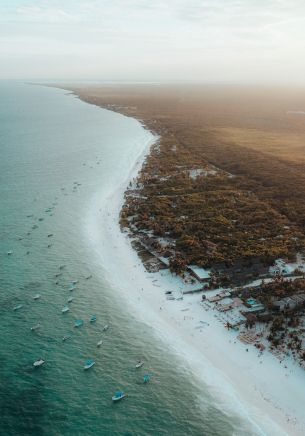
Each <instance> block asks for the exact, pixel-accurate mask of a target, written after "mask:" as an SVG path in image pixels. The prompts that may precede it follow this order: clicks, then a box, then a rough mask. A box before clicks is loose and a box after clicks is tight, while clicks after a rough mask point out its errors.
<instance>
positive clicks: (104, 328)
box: [103, 324, 109, 332]
mask: <svg viewBox="0 0 305 436" xmlns="http://www.w3.org/2000/svg"><path fill="white" fill-rule="evenodd" d="M108 329H109V325H108V324H106V325H104V327H103V332H106V331H107V330H108Z"/></svg>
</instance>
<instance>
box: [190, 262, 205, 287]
mask: <svg viewBox="0 0 305 436" xmlns="http://www.w3.org/2000/svg"><path fill="white" fill-rule="evenodd" d="M187 269H188V271H189V272H190V274H191V275H192V276H194V277H195V278H196V279H197V280H198V281H199V282H202V283H208V282H209V281H210V279H211V271H210V270H208V269H205V268H201V267H199V266H197V265H189V266H188V267H187Z"/></svg>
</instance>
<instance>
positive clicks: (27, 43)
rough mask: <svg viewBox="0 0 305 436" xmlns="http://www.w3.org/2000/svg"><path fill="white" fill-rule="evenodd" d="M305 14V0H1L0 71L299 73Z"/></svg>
mask: <svg viewBox="0 0 305 436" xmlns="http://www.w3.org/2000/svg"><path fill="white" fill-rule="evenodd" d="M304 21H305V2H304V1H303V0H289V1H288V0H167V1H164V0H163V1H161V0H151V1H148V0H36V1H35V0H1V3H0V63H1V65H0V66H1V68H0V75H1V76H2V77H22V76H27V77H29V76H30V77H32V78H35V77H40V78H41V76H45V77H58V78H69V77H71V78H84V79H86V78H96V79H99V78H100V79H117V80H119V79H122V80H123V79H124V78H128V79H129V80H130V79H134V80H139V79H141V80H162V79H164V80H170V79H173V80H207V81H211V80H222V81H225V80H230V81H231V80H237V81H241V80H242V81H253V80H265V79H266V80H274V78H275V79H276V80H284V81H294V80H298V81H302V80H304V79H303V76H304V77H305V75H304V74H303V73H304V72H305V71H304V70H305V61H304V60H303V58H304V56H303V51H304V47H303V46H304V41H305V38H304V36H305V30H304V29H305V23H304ZM18 60H19V61H20V67H18ZM25 64H26V68H25ZM127 76H128V77H127Z"/></svg>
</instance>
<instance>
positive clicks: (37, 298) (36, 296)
mask: <svg viewBox="0 0 305 436" xmlns="http://www.w3.org/2000/svg"><path fill="white" fill-rule="evenodd" d="M40 297H41V295H40V294H36V295H34V297H33V300H39V298H40Z"/></svg>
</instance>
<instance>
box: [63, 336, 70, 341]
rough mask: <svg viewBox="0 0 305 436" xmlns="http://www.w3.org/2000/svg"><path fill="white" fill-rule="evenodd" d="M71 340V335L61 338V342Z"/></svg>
mask: <svg viewBox="0 0 305 436" xmlns="http://www.w3.org/2000/svg"><path fill="white" fill-rule="evenodd" d="M70 338H71V335H65V336H64V337H63V338H62V340H63V342H65V341H67V340H68V339H70Z"/></svg>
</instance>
